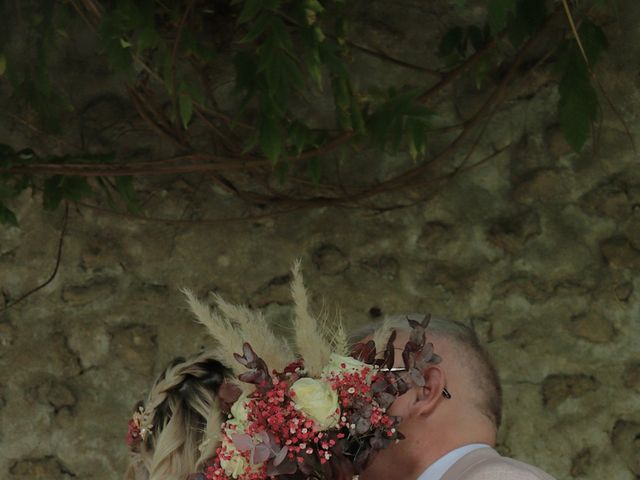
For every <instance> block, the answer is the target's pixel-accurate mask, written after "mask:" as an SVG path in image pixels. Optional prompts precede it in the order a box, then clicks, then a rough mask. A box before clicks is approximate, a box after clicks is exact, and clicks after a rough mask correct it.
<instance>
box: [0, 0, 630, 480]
mask: <svg viewBox="0 0 640 480" xmlns="http://www.w3.org/2000/svg"><path fill="white" fill-rule="evenodd" d="M390 3H391V4H393V5H396V3H397V5H400V6H401V8H395V7H394V6H390ZM619 3H620V5H619V8H620V11H622V12H623V13H624V14H622V15H619V16H618V18H617V19H616V22H615V23H613V24H612V25H611V26H610V28H608V29H607V34H608V35H609V39H610V42H611V48H610V50H609V52H608V53H606V54H605V55H604V59H603V62H604V63H603V64H602V65H601V66H600V67H598V69H597V74H598V75H599V76H600V80H601V83H602V84H603V85H605V87H606V88H607V89H608V93H609V96H610V97H611V99H612V101H613V102H614V104H616V106H617V107H618V108H619V111H620V113H621V115H622V116H623V118H624V119H625V121H626V122H627V124H628V125H629V128H630V131H631V133H632V135H633V136H634V137H635V138H636V139H637V138H638V133H640V116H639V115H638V111H640V93H638V88H637V85H638V83H637V82H638V78H640V65H639V64H638V62H637V59H638V58H640V30H638V24H640V3H639V2H636V1H635V0H633V1H632V0H625V1H622V2H619ZM451 4H452V2H449V1H448V0H447V1H444V0H443V1H434V2H424V1H407V2H395V3H394V2H387V1H380V0H376V1H372V2H366V8H365V9H364V10H365V13H364V14H363V15H362V17H361V18H359V19H356V21H355V22H354V25H353V30H352V31H353V35H354V38H355V39H357V40H359V41H360V40H361V42H362V45H364V46H368V47H369V48H371V49H373V50H384V51H385V52H386V53H388V54H389V55H393V56H396V57H398V58H402V59H404V60H406V61H413V62H415V63H419V64H423V65H431V64H433V65H438V63H437V61H438V60H437V59H435V58H433V57H432V56H431V53H430V52H431V49H430V48H427V45H428V42H429V41H432V40H433V39H432V38H431V37H424V36H423V34H424V35H438V36H439V35H440V34H442V33H444V31H446V29H447V17H446V15H447V14H448V12H450V10H451ZM467 4H470V5H472V6H470V7H469V9H468V10H466V12H467V15H468V17H467V18H465V21H469V22H472V21H475V20H476V19H478V18H482V17H483V15H484V13H483V11H482V8H480V7H477V6H473V5H477V4H479V2H469V1H468V2H467ZM428 24H429V25H431V24H432V25H434V26H436V28H434V29H429V28H425V25H428ZM372 25H373V27H372ZM431 30H433V32H432V31H431ZM358 35H361V38H359V37H358ZM405 42H411V43H412V45H414V46H415V48H408V49H407V48H406V44H405ZM382 47H384V48H382ZM77 48H78V49H79V50H78V52H74V53H73V54H74V55H78V56H79V59H78V64H79V65H83V67H82V69H83V71H86V72H89V74H91V73H92V72H93V74H95V72H94V71H93V70H92V69H91V65H92V64H91V62H90V58H91V57H92V56H93V55H94V54H95V49H94V48H93V47H92V46H90V45H78V46H77ZM83 55H84V56H83ZM85 65H87V66H88V67H87V68H86V69H85ZM353 68H354V69H356V70H358V71H359V73H360V74H361V75H360V77H361V78H362V82H365V83H367V82H368V84H370V85H372V86H376V87H386V86H388V85H397V84H398V79H399V78H402V79H408V80H412V79H413V80H415V81H416V82H423V83H424V81H425V76H424V75H423V74H422V73H420V74H417V73H416V74H415V76H414V77H412V76H411V75H414V74H413V73H411V72H407V70H406V69H402V68H401V67H399V66H389V65H388V64H386V63H383V62H382V61H380V60H379V59H377V58H373V57H369V56H364V55H360V54H358V53H357V52H355V53H354V60H353ZM539 68H543V67H539ZM67 70H68V72H61V73H60V78H61V79H62V80H64V81H68V82H71V81H73V82H74V85H78V86H79V87H78V89H77V90H78V91H77V92H76V95H77V97H75V98H73V99H72V100H73V102H74V105H75V106H76V107H78V108H79V109H80V110H82V111H83V121H79V120H78V119H75V120H74V122H71V123H70V124H69V125H68V129H67V130H68V134H67V140H68V141H70V142H76V141H79V139H80V138H83V139H84V140H85V142H86V145H87V146H88V147H89V148H90V149H91V150H92V151H96V152H98V151H103V150H102V149H105V148H107V149H108V148H114V150H115V151H116V152H117V154H118V155H124V156H126V155H132V154H133V153H135V152H136V151H138V152H139V151H144V152H145V153H144V155H145V156H147V155H148V156H149V158H162V157H161V155H160V154H161V153H163V152H165V151H171V150H170V146H168V145H167V144H166V143H165V142H163V141H159V140H158V138H157V137H155V136H153V135H151V134H148V133H144V131H145V128H144V122H143V121H141V120H140V119H139V118H138V117H137V116H136V114H135V112H134V111H133V110H132V109H131V107H130V105H129V104H128V101H127V99H126V92H124V91H123V90H122V87H121V83H120V81H119V80H118V81H116V80H114V79H113V78H111V77H110V76H109V75H107V74H104V73H103V72H102V71H100V72H99V74H98V75H94V76H90V78H88V77H86V76H81V75H80V73H81V72H77V71H74V70H73V69H67ZM75 70H78V68H77V65H76V68H75ZM534 76H536V75H534ZM78 79H81V81H78ZM515 83H518V86H517V87H516V88H519V89H522V91H518V94H517V95H515V96H513V97H510V98H509V99H508V101H507V102H505V103H504V104H502V105H501V106H500V107H499V108H498V109H497V111H496V112H495V115H494V119H493V121H492V123H491V125H490V128H488V129H487V132H486V135H487V137H486V139H485V140H483V141H481V142H480V143H479V145H478V155H480V156H481V155H482V154H483V153H482V152H484V153H487V154H488V153H491V152H492V151H493V150H492V149H493V148H494V147H495V148H502V147H503V146H506V145H509V144H510V145H511V147H509V148H508V149H507V150H506V151H505V152H504V153H503V154H501V155H498V156H497V157H495V158H494V159H493V160H492V161H491V162H488V163H486V164H483V165H482V166H481V167H478V168H477V169H474V170H471V171H469V172H467V173H464V174H461V175H459V176H458V177H455V178H454V180H452V181H451V182H449V183H447V184H446V185H444V186H443V187H442V188H436V189H433V191H430V192H429V193H430V197H429V201H427V202H424V203H417V204H416V205H414V206H411V207H408V208H405V209H397V210H389V211H386V212H384V213H379V214H377V215H371V214H369V213H362V212H360V211H357V210H334V209H328V208H327V209H317V210H310V211H304V212H303V213H293V214H290V215H285V216H276V217H268V216H267V217H263V218H261V219H259V220H254V221H246V222H233V223H228V224H215V223H214V224H208V223H205V222H201V223H198V220H199V219H200V218H218V217H220V216H224V217H242V216H245V215H247V214H255V213H264V211H263V210H260V209H254V208H247V207H238V206H237V204H236V203H232V202H231V199H232V197H231V196H230V195H229V194H228V193H224V192H223V191H222V190H221V189H220V188H219V187H217V186H215V185H213V184H209V183H207V182H204V183H203V184H202V185H201V195H200V196H196V197H194V198H193V199H192V200H193V201H189V200H188V195H190V194H191V192H193V191H194V190H195V189H196V187H197V182H196V181H195V180H194V179H193V178H190V177H188V176H185V177H184V178H180V179H176V180H175V181H174V180H171V181H164V180H163V181H162V182H161V181H159V180H158V181H154V182H155V183H154V182H150V183H149V184H148V185H147V186H149V188H153V189H154V191H159V192H161V195H159V196H160V197H161V199H160V200H161V201H160V200H158V201H157V202H156V203H153V202H152V204H151V207H152V209H151V210H150V212H152V213H153V214H154V216H158V217H162V216H165V217H167V218H176V219H177V218H182V219H185V220H190V219H191V220H193V221H194V223H185V224H166V223H161V222H137V221H134V220H131V219H128V218H126V217H122V216H117V215H111V214H104V213H101V212H98V211H93V210H88V209H85V208H82V207H78V209H75V208H72V209H71V212H70V218H69V229H68V234H67V237H66V238H65V244H64V250H63V256H62V261H61V264H60V268H59V271H58V274H57V276H56V277H55V278H54V280H53V281H52V282H51V283H50V284H48V285H47V286H46V287H45V288H43V289H42V290H40V291H38V292H37V293H35V294H34V295H31V296H30V297H28V298H26V299H25V300H24V301H22V302H21V303H19V304H17V305H16V306H15V307H13V308H10V309H9V310H7V311H4V312H2V313H0V478H2V479H4V478H7V479H13V478H43V479H44V478H46V479H54V480H56V479H66V478H81V479H85V478H86V479H97V480H101V479H114V478H121V476H122V472H123V471H124V469H125V465H126V462H127V458H128V455H127V451H126V446H125V444H124V441H123V438H124V434H125V432H126V423H127V420H128V417H129V415H130V413H131V408H132V407H133V405H135V403H136V402H137V401H138V400H140V399H142V398H144V396H145V394H146V392H147V390H148V388H149V387H150V385H151V383H152V381H153V378H154V375H155V374H157V373H158V372H159V371H160V370H161V369H162V368H163V367H164V365H166V363H167V362H168V361H169V360H170V359H172V358H174V357H175V356H178V355H186V354H190V353H193V352H197V351H199V350H201V349H202V348H205V347H208V346H212V342H211V341H210V339H209V338H208V337H207V334H206V332H205V330H204V329H203V328H201V327H200V326H198V325H197V324H195V322H194V321H193V319H192V317H191V315H190V314H189V313H188V312H187V311H186V309H185V303H184V299H183V297H182V295H181V294H180V292H179V290H180V288H182V287H189V288H192V289H193V290H194V291H195V292H197V293H198V295H200V296H201V297H203V298H206V295H207V293H208V292H211V291H213V292H216V293H218V294H220V295H222V296H224V297H225V298H226V299H228V300H229V301H232V302H239V303H244V304H248V305H251V306H252V307H255V308H263V309H264V313H265V315H266V316H267V318H269V319H271V320H272V322H273V324H274V325H275V327H276V329H277V330H278V331H280V332H288V331H289V325H288V323H287V322H288V319H289V318H290V313H291V301H290V298H289V292H288V290H289V287H288V280H289V279H290V276H289V269H290V266H291V264H292V263H293V261H294V260H295V259H296V258H301V259H302V265H303V272H304V273H305V281H306V284H307V286H308V287H309V289H310V291H311V293H312V295H313V299H312V308H313V309H314V310H316V311H318V310H320V309H326V310H327V311H329V312H334V311H335V310H337V309H339V310H340V311H341V312H342V315H341V317H342V318H343V320H344V321H345V322H346V323H347V325H348V326H349V327H358V326H361V325H363V324H365V323H367V322H369V321H371V319H378V318H382V317H384V316H385V315H387V314H395V313H403V312H408V311H409V312H414V311H425V312H431V313H433V314H434V315H436V316H442V317H447V318H452V319H457V320H460V321H462V322H464V323H467V324H469V325H472V326H473V328H475V330H476V331H477V332H478V334H479V336H480V338H481V340H482V341H483V342H484V343H485V344H486V345H487V347H488V349H489V351H490V353H491V354H492V355H493V357H494V358H495V359H496V362H497V364H498V368H499V370H500V374H501V378H502V380H503V384H504V392H505V412H504V420H503V427H502V428H501V430H500V432H499V448H500V450H501V451H502V452H504V453H508V454H509V455H512V456H514V457H516V458H519V459H521V460H524V461H528V462H532V463H534V464H536V465H538V466H540V467H542V468H543V469H545V470H548V471H549V472H550V473H551V474H553V475H554V476H555V477H556V478H558V479H559V480H567V479H571V478H585V479H598V478H612V479H615V480H633V479H635V478H636V477H638V476H640V465H638V458H640V456H639V455H638V452H639V451H640V446H639V445H638V440H637V438H638V434H639V433H640V427H639V425H640V406H639V405H640V404H639V401H638V394H639V393H640V363H639V362H640V359H639V358H638V338H640V322H638V318H640V294H639V291H640V278H639V276H638V271H639V270H640V244H639V242H640V240H639V239H640V234H639V228H640V227H639V225H640V222H639V221H638V215H639V213H638V212H640V210H639V207H638V205H640V176H639V175H638V167H637V156H636V155H635V154H634V152H633V150H632V149H631V148H630V146H629V143H628V139H627V138H626V136H625V132H624V129H623V128H622V127H621V126H620V124H619V122H618V120H617V119H616V117H615V115H613V114H612V113H611V112H608V111H607V109H606V108H605V109H604V115H603V119H602V120H603V122H602V125H601V130H600V134H599V148H598V150H597V151H594V150H593V148H591V147H590V146H587V148H586V149H585V151H584V152H582V153H580V154H575V153H574V152H573V151H572V150H571V149H570V148H569V147H568V145H567V144H566V142H565V141H564V139H563V138H562V136H561V134H560V132H559V128H558V125H557V116H556V109H557V100H558V92H557V89H556V88H555V87H550V86H548V81H547V80H545V78H544V75H541V76H539V80H538V81H537V83H536V82H533V83H532V82H524V83H526V84H525V85H522V82H519V81H518V82H515ZM3 88H5V87H4V84H3V83H1V82H0V89H3ZM3 92H4V90H3ZM486 93H487V92H484V91H483V92H478V91H477V90H476V89H475V86H473V85H467V86H464V85H463V86H462V87H460V90H459V91H457V90H456V92H455V95H452V97H455V100H454V101H452V102H449V103H450V104H448V103H447V104H446V105H445V107H443V108H445V112H444V115H445V116H447V115H448V116H449V117H450V118H447V120H452V123H456V122H458V121H460V120H461V117H460V115H468V113H469V112H470V111H471V109H472V108H473V107H474V105H478V104H479V102H481V101H483V99H484V98H485V97H486ZM2 101H3V102H7V101H6V96H3V97H2ZM2 106H3V108H4V107H7V108H8V109H10V108H11V105H8V104H7V105H5V104H3V105H2ZM321 114H322V112H320V113H318V112H309V116H310V117H311V116H313V117H316V116H321ZM330 115H332V112H331V111H329V110H328V113H327V116H328V117H329V116H330ZM465 118H468V117H465ZM0 138H10V139H12V141H13V142H15V145H16V147H23V146H24V147H32V148H36V149H37V148H41V149H42V150H43V151H51V150H50V149H51V148H53V149H54V150H53V151H56V150H55V148H57V147H56V146H55V145H54V146H53V147H51V145H50V143H48V140H47V139H46V138H42V137H41V136H40V135H37V134H34V132H33V131H31V130H30V129H28V128H25V127H24V126H22V125H20V124H15V123H13V122H7V121H6V119H5V118H4V117H3V118H2V119H1V120H0ZM3 142H4V140H3ZM636 143H637V140H636ZM434 148H435V147H434ZM479 158H480V157H479ZM479 158H478V159H479ZM367 160H368V159H367ZM394 161H395V160H394V158H393V157H386V158H385V159H383V160H380V159H377V158H376V163H379V164H382V165H384V168H388V169H389V170H390V171H392V170H393V169H395V168H397V165H396V164H395V163H394ZM353 168H354V170H355V174H356V175H359V174H360V170H361V166H356V167H353ZM358 169H360V170H358ZM375 173H376V174H377V173H380V172H375ZM347 178H348V171H345V179H347ZM356 178H358V177H356ZM163 182H164V183H163ZM346 183H349V182H346ZM406 193H407V195H408V196H409V197H410V198H411V195H412V194H417V193H421V192H414V193H411V192H406ZM40 205H41V196H40V193H39V192H37V191H34V192H31V191H29V192H25V194H24V195H23V197H21V198H20V201H19V202H16V209H17V214H18V217H19V221H20V225H21V228H20V229H16V228H2V229H0V303H2V304H6V303H8V302H11V301H12V300H15V299H17V298H19V297H20V296H21V295H22V294H23V293H24V292H27V291H29V290H30V289H32V288H33V287H34V286H36V285H38V284H39V283H41V282H42V281H43V279H46V278H47V277H48V276H49V274H50V272H51V270H52V268H53V265H54V260H55V252H56V249H57V243H58V238H59V233H60V228H61V224H62V212H61V211H56V212H43V211H42V209H41V206H40Z"/></svg>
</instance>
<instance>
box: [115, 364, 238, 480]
mask: <svg viewBox="0 0 640 480" xmlns="http://www.w3.org/2000/svg"><path fill="white" fill-rule="evenodd" d="M230 374H231V371H230V370H229V369H228V368H226V367H225V366H224V365H222V363H220V362H219V361H218V360H216V358H215V354H214V353H213V352H204V353H202V354H200V355H197V356H194V357H191V358H189V359H185V358H182V357H180V358H176V359H175V360H173V361H172V362H170V363H169V365H168V366H167V367H166V368H165V369H164V371H163V372H162V373H161V374H160V375H159V376H158V378H157V379H156V381H155V382H154V384H153V387H152V388H151V391H150V392H149V395H148V397H147V400H146V402H144V404H143V403H142V402H141V403H139V404H138V405H137V407H136V410H137V412H139V413H138V415H139V417H138V418H139V419H140V420H139V422H140V427H141V431H142V432H143V435H141V437H140V441H139V442H136V443H134V444H130V449H131V453H132V458H131V462H130V464H129V468H128V469H127V472H126V474H125V480H186V479H187V478H188V477H189V475H190V474H192V473H194V472H197V471H199V470H202V468H203V465H204V462H205V461H206V460H207V459H209V458H210V457H212V456H213V455H214V453H215V448H216V445H215V442H208V441H207V440H208V438H210V436H214V435H215V432H216V431H217V430H218V429H219V428H220V423H221V422H222V418H221V416H220V409H219V407H218V399H217V394H218V391H219V390H220V387H221V385H222V384H223V383H224V380H225V377H228V376H229V375H230ZM209 434H211V435H209Z"/></svg>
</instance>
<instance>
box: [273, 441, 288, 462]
mask: <svg viewBox="0 0 640 480" xmlns="http://www.w3.org/2000/svg"><path fill="white" fill-rule="evenodd" d="M288 451H289V447H287V446H286V445H285V446H284V447H282V448H281V449H280V451H279V452H278V454H277V455H276V456H275V458H274V459H273V466H274V467H277V466H278V465H280V464H281V463H282V462H283V460H284V459H285V458H287V452H288Z"/></svg>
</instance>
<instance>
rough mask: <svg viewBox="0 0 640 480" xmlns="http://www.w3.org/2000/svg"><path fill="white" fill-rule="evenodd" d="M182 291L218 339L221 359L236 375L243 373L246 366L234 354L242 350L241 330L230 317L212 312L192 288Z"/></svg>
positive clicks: (192, 307)
mask: <svg viewBox="0 0 640 480" xmlns="http://www.w3.org/2000/svg"><path fill="white" fill-rule="evenodd" d="M182 293H184V294H185V296H186V297H187V302H188V303H189V307H190V308H191V311H192V312H193V314H194V315H195V317H196V320H198V321H199V322H200V323H201V324H203V325H204V326H205V327H207V329H208V330H209V333H210V334H211V336H212V337H213V338H215V339H216V340H217V342H218V344H219V345H218V351H219V352H220V361H221V362H222V363H223V364H225V365H226V366H227V367H229V368H231V369H232V370H233V373H234V375H235V376H238V375H240V374H241V373H243V372H244V371H245V368H244V367H243V366H242V365H240V364H239V363H238V362H237V361H236V359H235V357H234V356H233V354H234V353H236V352H241V351H242V344H243V343H244V339H243V338H242V336H241V335H240V332H239V331H238V330H237V329H236V328H235V327H234V326H233V324H232V323H231V322H230V321H229V320H228V319H226V318H224V317H223V316H220V315H218V314H216V313H214V312H212V311H211V309H210V308H209V306H208V305H206V304H205V303H203V302H201V301H200V300H198V299H197V298H196V296H195V295H194V294H193V292H192V291H191V290H188V289H186V288H185V289H183V290H182Z"/></svg>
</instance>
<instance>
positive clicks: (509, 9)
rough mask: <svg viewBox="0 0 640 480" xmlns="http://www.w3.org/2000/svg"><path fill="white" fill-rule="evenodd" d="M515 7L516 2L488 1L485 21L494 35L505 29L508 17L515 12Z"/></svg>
mask: <svg viewBox="0 0 640 480" xmlns="http://www.w3.org/2000/svg"><path fill="white" fill-rule="evenodd" d="M516 5H517V1H516V0H489V4H488V6H487V21H488V23H489V26H490V27H491V31H492V32H493V34H494V35H497V34H498V33H500V32H501V31H502V30H504V29H505V27H506V26H507V21H508V20H509V16H510V15H511V14H514V13H515V11H516Z"/></svg>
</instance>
